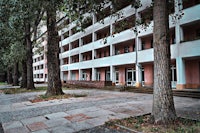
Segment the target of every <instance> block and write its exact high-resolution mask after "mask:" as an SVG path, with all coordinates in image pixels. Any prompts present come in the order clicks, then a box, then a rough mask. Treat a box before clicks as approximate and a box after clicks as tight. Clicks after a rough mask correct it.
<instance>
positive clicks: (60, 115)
mask: <svg viewBox="0 0 200 133" xmlns="http://www.w3.org/2000/svg"><path fill="white" fill-rule="evenodd" d="M66 116H69V114H67V113H65V112H57V113H52V114H47V115H45V116H44V117H45V118H46V119H55V118H62V117H63V118H64V117H66Z"/></svg>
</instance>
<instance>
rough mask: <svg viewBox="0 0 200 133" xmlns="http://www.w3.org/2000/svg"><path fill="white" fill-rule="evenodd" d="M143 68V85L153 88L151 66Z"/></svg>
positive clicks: (147, 65)
mask: <svg viewBox="0 0 200 133" xmlns="http://www.w3.org/2000/svg"><path fill="white" fill-rule="evenodd" d="M143 67H144V85H145V86H153V77H154V76H153V64H145V65H143Z"/></svg>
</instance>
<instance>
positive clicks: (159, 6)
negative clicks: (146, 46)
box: [152, 0, 176, 124]
mask: <svg viewBox="0 0 200 133" xmlns="http://www.w3.org/2000/svg"><path fill="white" fill-rule="evenodd" d="M167 4H168V1H167V0H154V7H153V17H154V31H153V40H154V93H153V110H152V118H153V120H154V122H155V123H160V124H169V123H171V122H173V121H174V120H175V118H176V111H175V108H174V100H173V94H172V89H171V74H170V73H171V71H170V41H169V19H168V17H169V15H168V9H167Z"/></svg>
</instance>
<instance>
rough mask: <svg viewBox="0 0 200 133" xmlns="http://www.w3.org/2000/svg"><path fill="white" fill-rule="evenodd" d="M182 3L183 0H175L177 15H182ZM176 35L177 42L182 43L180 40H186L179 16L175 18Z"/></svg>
mask: <svg viewBox="0 0 200 133" xmlns="http://www.w3.org/2000/svg"><path fill="white" fill-rule="evenodd" d="M182 4H183V2H182V0H175V3H174V9H175V14H176V15H177V16H179V15H180V10H182V9H183V6H182ZM175 37H176V44H180V42H181V41H183V40H184V35H183V29H182V27H181V26H180V20H179V19H178V18H175Z"/></svg>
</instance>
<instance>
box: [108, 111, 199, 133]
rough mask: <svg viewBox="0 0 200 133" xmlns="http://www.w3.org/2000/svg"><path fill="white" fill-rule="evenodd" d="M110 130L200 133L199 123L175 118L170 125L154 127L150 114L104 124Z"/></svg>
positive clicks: (148, 132)
mask: <svg viewBox="0 0 200 133" xmlns="http://www.w3.org/2000/svg"><path fill="white" fill-rule="evenodd" d="M106 126H107V127H109V128H111V129H118V130H119V129H121V128H122V129H127V128H128V130H129V129H130V130H129V131H131V130H132V132H134V131H135V132H143V133H200V121H195V120H189V119H185V118H177V119H176V121H175V122H174V123H173V124H172V125H168V126H163V125H155V124H153V123H152V122H151V120H150V114H148V115H144V116H138V117H130V118H125V119H122V120H112V121H109V122H106Z"/></svg>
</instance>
